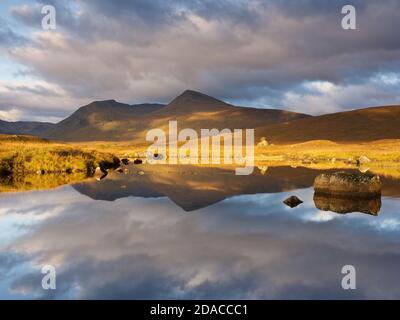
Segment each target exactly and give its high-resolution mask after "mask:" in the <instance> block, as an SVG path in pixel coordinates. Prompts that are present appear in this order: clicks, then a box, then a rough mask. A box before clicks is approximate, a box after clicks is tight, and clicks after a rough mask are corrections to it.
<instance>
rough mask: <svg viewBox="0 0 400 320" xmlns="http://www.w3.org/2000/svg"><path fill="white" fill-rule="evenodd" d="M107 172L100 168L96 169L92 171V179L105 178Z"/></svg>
mask: <svg viewBox="0 0 400 320" xmlns="http://www.w3.org/2000/svg"><path fill="white" fill-rule="evenodd" d="M107 174H108V172H107V170H104V169H102V168H100V167H97V168H96V170H95V171H94V177H95V178H96V180H102V179H104V178H105V177H106V176H107Z"/></svg>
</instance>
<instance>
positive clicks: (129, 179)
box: [73, 165, 399, 215]
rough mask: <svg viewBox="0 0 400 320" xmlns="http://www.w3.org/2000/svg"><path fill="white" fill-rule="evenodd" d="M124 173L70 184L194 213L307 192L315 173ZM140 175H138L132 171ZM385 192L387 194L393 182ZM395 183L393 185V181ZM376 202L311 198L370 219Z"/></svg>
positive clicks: (109, 197) (183, 169)
mask: <svg viewBox="0 0 400 320" xmlns="http://www.w3.org/2000/svg"><path fill="white" fill-rule="evenodd" d="M127 168H128V171H126V172H125V173H123V172H111V173H110V174H109V175H108V176H107V177H106V178H105V179H103V180H101V181H96V180H94V179H91V180H89V181H85V182H82V183H77V184H74V185H73V187H74V188H75V189H76V190H77V191H78V192H80V193H82V194H84V195H86V196H88V197H90V198H92V199H95V200H106V201H114V200H116V199H120V198H125V197H129V196H133V197H144V198H158V197H168V198H169V199H170V200H172V201H173V202H174V203H175V204H177V205H178V206H179V207H181V208H182V209H183V210H185V211H194V210H198V209H201V208H205V207H207V206H210V205H213V204H215V203H218V202H220V201H222V200H224V199H226V198H229V197H232V196H237V195H246V194H260V193H277V192H287V191H291V190H297V189H302V188H309V187H311V186H312V185H313V182H314V179H315V177H316V176H317V175H318V174H320V173H321V172H333V171H334V170H325V171H321V170H313V169H308V168H302V167H298V168H291V167H269V168H268V171H262V170H260V171H259V172H256V173H254V174H252V175H249V176H236V175H235V173H234V170H233V169H229V168H213V167H198V166H173V165H170V166H168V165H165V166H160V165H157V166H151V165H141V166H134V165H131V166H128V167H127ZM139 171H141V173H143V172H144V174H138V172H139ZM389 185H390V186H391V189H390V190H393V181H392V183H391V184H389ZM396 185H399V183H397V184H396ZM380 201H381V200H380V198H379V199H372V200H368V201H363V200H359V199H351V198H350V199H335V198H328V197H323V196H316V197H315V199H314V202H315V205H316V207H317V208H318V209H320V210H324V211H327V210H328V211H333V212H337V213H349V212H362V213H368V214H373V215H376V214H378V212H379V209H380V206H381V202H380Z"/></svg>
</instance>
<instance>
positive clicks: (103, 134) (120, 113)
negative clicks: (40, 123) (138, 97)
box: [42, 100, 164, 141]
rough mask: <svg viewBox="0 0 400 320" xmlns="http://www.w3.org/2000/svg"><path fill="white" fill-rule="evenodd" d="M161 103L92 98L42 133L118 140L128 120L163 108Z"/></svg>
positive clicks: (66, 137)
mask: <svg viewBox="0 0 400 320" xmlns="http://www.w3.org/2000/svg"><path fill="white" fill-rule="evenodd" d="M163 107H164V105H162V104H150V103H145V104H137V105H129V104H124V103H119V102H117V101H115V100H106V101H95V102H92V103H90V104H88V105H86V106H83V107H80V108H79V109H78V110H77V111H75V112H74V113H73V114H72V115H71V116H69V117H68V118H66V119H64V120H62V121H61V122H59V123H57V124H55V125H54V126H52V127H51V128H50V129H49V130H47V131H46V132H43V133H42V136H44V137H46V138H50V139H54V140H71V141H72V140H73V141H89V140H113V136H114V137H115V140H119V138H118V137H119V136H120V134H122V133H124V131H125V130H127V131H130V130H131V129H132V127H129V125H127V124H128V123H129V121H130V120H135V121H138V122H140V121H141V119H142V118H143V116H145V115H147V114H149V113H152V112H154V111H157V110H159V109H161V108H163Z"/></svg>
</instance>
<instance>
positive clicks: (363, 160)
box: [358, 156, 371, 164]
mask: <svg viewBox="0 0 400 320" xmlns="http://www.w3.org/2000/svg"><path fill="white" fill-rule="evenodd" d="M370 162H371V160H370V159H368V157H366V156H361V157H359V158H358V163H359V164H365V163H370Z"/></svg>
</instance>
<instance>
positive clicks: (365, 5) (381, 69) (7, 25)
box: [0, 0, 400, 121]
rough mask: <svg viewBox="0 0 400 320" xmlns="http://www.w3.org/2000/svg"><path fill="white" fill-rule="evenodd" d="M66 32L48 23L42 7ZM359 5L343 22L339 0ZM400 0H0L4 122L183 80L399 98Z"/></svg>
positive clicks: (344, 100) (318, 101)
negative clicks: (350, 25) (50, 9)
mask: <svg viewBox="0 0 400 320" xmlns="http://www.w3.org/2000/svg"><path fill="white" fill-rule="evenodd" d="M45 4H51V5H54V6H55V8H56V14H57V16H56V19H57V20H56V22H57V28H56V30H43V29H42V24H41V20H42V17H43V15H42V14H41V9H42V7H43V5H45ZM345 4H352V5H354V6H355V8H356V10H357V30H343V29H342V27H341V20H342V17H343V15H342V14H341V9H342V7H343V6H344V5H345ZM399 12H400V1H398V0H346V1H344V0H343V1H342V0H336V1H332V0H329V1H328V0H275V1H272V0H264V1H261V0H248V1H244V0H203V1H200V0H172V1H164V0H152V1H148V0H132V1H123V0H114V1H109V0H85V1H83V0H72V1H61V0H38V1H36V0H2V1H1V3H0V119H3V120H21V119H22V120H27V119H28V120H44V121H58V120H60V119H61V118H63V117H65V116H67V115H69V114H70V113H71V112H73V111H74V110H75V109H76V108H78V107H79V106H82V105H85V104H87V103H89V102H91V101H93V100H104V99H116V100H118V101H121V102H125V103H140V102H168V101H170V100H171V99H172V98H173V97H175V96H176V95H178V94H180V93H181V92H182V91H184V90H185V89H193V90H198V91H201V92H204V93H207V94H209V95H212V96H215V97H217V98H220V99H223V100H225V101H228V102H231V103H234V104H237V105H244V106H253V107H264V108H267V107H272V108H285V109H290V110H295V111H301V112H305V113H310V114H322V113H328V112H335V111H341V110H348V109H354V108H360V107H367V106H373V105H387V104H398V103H400V37H399V36H398V32H399V31H398V30H399V29H400V19H399V17H398V15H399Z"/></svg>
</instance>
